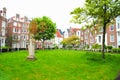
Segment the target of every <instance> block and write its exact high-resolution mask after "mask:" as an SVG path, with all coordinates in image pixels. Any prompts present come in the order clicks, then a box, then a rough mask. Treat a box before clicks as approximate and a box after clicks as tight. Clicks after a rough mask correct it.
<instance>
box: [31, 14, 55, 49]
mask: <svg viewBox="0 0 120 80" xmlns="http://www.w3.org/2000/svg"><path fill="white" fill-rule="evenodd" d="M29 30H30V33H32V34H33V38H34V39H36V40H41V41H42V43H43V45H42V48H43V49H44V41H45V40H50V39H51V38H54V34H55V32H56V24H55V23H54V22H52V20H51V19H50V18H49V17H46V16H43V17H42V18H34V19H33V20H32V21H31V23H30V28H29Z"/></svg>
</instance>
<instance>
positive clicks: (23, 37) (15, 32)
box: [7, 14, 29, 48]
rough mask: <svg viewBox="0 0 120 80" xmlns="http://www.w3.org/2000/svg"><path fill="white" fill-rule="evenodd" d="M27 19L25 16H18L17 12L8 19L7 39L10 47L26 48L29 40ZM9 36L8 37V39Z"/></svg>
mask: <svg viewBox="0 0 120 80" xmlns="http://www.w3.org/2000/svg"><path fill="white" fill-rule="evenodd" d="M28 28H29V21H28V20H27V17H20V15H19V14H16V16H14V17H12V18H10V19H9V21H8V27H7V40H8V41H9V45H10V46H11V47H12V48H27V42H28V40H29V31H28ZM9 38H10V39H9Z"/></svg>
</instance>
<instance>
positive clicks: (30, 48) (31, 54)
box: [27, 38, 36, 60]
mask: <svg viewBox="0 0 120 80" xmlns="http://www.w3.org/2000/svg"><path fill="white" fill-rule="evenodd" d="M28 51H29V55H28V57H27V59H28V60H36V58H35V56H34V55H35V44H34V40H33V39H31V38H30V43H29V45H28Z"/></svg>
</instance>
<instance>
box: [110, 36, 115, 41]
mask: <svg viewBox="0 0 120 80" xmlns="http://www.w3.org/2000/svg"><path fill="white" fill-rule="evenodd" d="M110 42H114V35H113V34H111V35H110Z"/></svg>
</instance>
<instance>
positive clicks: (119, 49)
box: [112, 48, 120, 53]
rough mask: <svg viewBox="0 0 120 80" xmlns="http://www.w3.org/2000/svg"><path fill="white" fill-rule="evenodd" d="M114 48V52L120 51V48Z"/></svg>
mask: <svg viewBox="0 0 120 80" xmlns="http://www.w3.org/2000/svg"><path fill="white" fill-rule="evenodd" d="M112 50H113V52H118V53H119V52H120V48H113V49H112Z"/></svg>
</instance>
